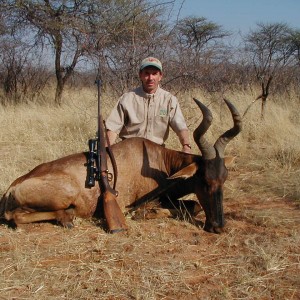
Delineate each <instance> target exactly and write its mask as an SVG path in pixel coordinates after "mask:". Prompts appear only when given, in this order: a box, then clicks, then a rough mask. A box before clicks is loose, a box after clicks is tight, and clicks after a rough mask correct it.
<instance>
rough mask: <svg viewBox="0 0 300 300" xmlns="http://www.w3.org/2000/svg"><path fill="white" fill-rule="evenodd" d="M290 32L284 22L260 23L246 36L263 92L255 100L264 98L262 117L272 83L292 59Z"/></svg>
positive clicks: (247, 48)
mask: <svg viewBox="0 0 300 300" xmlns="http://www.w3.org/2000/svg"><path fill="white" fill-rule="evenodd" d="M290 33H291V28H289V27H288V26H287V25H286V24H284V23H272V24H263V23H258V24H257V29H256V30H254V31H250V33H249V34H248V35H246V37H245V50H246V52H247V53H248V54H249V58H250V60H251V64H252V65H253V67H254V70H255V76H256V80H257V81H258V82H259V83H260V85H261V91H262V92H261V94H260V95H259V96H258V97H257V98H256V100H255V101H257V100H259V99H261V100H262V106H261V118H262V119H263V118H264V114H265V107H266V101H267V98H268V96H269V92H270V87H271V83H272V81H273V79H274V77H276V76H277V75H278V74H279V73H280V71H282V70H283V68H284V67H285V66H287V65H288V64H289V63H290V61H291V57H292V51H291V47H290V43H289V41H290ZM244 115H245V114H244Z"/></svg>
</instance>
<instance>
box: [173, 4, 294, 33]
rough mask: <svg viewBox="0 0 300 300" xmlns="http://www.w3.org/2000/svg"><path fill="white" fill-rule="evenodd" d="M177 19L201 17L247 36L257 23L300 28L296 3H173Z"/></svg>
mask: <svg viewBox="0 0 300 300" xmlns="http://www.w3.org/2000/svg"><path fill="white" fill-rule="evenodd" d="M182 2H183V7H182V10H181V14H180V17H181V18H182V17H185V16H190V15H194V16H198V17H205V18H206V19H207V20H208V21H212V22H215V23H217V24H218V25H221V26H222V27H223V29H224V30H229V31H232V32H234V33H238V32H239V31H241V33H242V34H245V33H248V32H249V30H250V29H255V28H256V23H257V22H263V23H267V24H268V23H275V22H283V23H287V24H288V25H289V26H290V27H292V28H297V29H300V0H177V3H178V6H177V8H178V7H179V4H180V3H182Z"/></svg>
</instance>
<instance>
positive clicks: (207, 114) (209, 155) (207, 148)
mask: <svg viewBox="0 0 300 300" xmlns="http://www.w3.org/2000/svg"><path fill="white" fill-rule="evenodd" d="M193 100H194V101H195V102H196V104H197V105H198V107H199V108H200V109H201V111H202V115H203V119H202V122H201V123H200V125H199V126H198V127H197V128H196V129H195V131H194V133H193V136H194V141H195V143H196V144H197V146H198V148H199V149H200V151H201V153H202V156H203V158H205V159H213V158H215V157H216V151H215V149H214V147H213V146H212V145H210V144H209V142H208V141H207V140H206V138H205V137H204V134H205V133H206V131H207V130H208V128H209V126H210V125H211V123H212V120H213V116H212V113H211V111H210V110H209V109H208V108H207V107H206V106H205V105H204V104H202V103H201V102H200V101H199V100H197V99H195V98H193Z"/></svg>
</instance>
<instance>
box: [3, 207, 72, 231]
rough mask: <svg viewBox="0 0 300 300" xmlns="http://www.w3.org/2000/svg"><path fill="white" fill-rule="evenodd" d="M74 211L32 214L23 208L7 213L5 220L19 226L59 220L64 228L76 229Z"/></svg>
mask: <svg viewBox="0 0 300 300" xmlns="http://www.w3.org/2000/svg"><path fill="white" fill-rule="evenodd" d="M74 216H75V215H74V209H73V208H69V209H66V210H57V211H47V212H31V211H28V210H24V209H21V208H17V209H15V210H14V211H9V212H6V213H5V219H6V220H7V221H11V220H12V221H13V222H14V223H15V224H16V225H17V226H18V225H19V224H28V223H33V222H40V221H50V220H57V221H58V222H59V223H60V224H61V225H62V226H63V227H66V228H72V227H74V224H73V219H74Z"/></svg>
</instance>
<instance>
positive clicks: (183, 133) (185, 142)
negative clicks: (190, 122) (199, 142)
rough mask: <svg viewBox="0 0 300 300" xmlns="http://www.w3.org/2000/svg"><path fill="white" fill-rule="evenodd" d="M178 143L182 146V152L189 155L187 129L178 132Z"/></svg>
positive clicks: (189, 146)
mask: <svg viewBox="0 0 300 300" xmlns="http://www.w3.org/2000/svg"><path fill="white" fill-rule="evenodd" d="M178 137H179V141H180V143H181V145H182V152H185V153H191V145H190V136H189V131H188V130H187V129H183V130H180V131H179V132H178Z"/></svg>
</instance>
